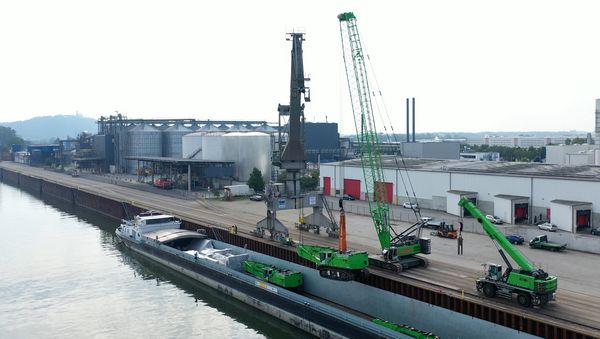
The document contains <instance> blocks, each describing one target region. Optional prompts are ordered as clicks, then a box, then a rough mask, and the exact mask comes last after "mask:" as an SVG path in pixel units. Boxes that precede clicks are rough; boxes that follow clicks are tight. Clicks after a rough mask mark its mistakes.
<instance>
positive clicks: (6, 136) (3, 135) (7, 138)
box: [0, 126, 25, 152]
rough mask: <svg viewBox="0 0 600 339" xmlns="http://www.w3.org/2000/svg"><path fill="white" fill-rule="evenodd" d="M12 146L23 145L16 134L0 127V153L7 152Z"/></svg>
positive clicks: (10, 129) (9, 129)
mask: <svg viewBox="0 0 600 339" xmlns="http://www.w3.org/2000/svg"><path fill="white" fill-rule="evenodd" d="M12 144H19V145H24V144H25V141H24V140H23V139H21V138H20V137H19V136H18V135H17V132H15V130H14V129H12V128H10V127H5V126H0V152H7V151H8V150H9V149H10V146H11V145H12Z"/></svg>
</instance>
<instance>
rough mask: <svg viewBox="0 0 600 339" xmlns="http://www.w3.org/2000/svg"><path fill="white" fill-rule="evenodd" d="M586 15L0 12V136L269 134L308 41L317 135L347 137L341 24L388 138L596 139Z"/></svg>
mask: <svg viewBox="0 0 600 339" xmlns="http://www.w3.org/2000/svg"><path fill="white" fill-rule="evenodd" d="M599 8H600V4H598V3H597V2H594V1H552V0H549V1H537V0H532V1H523V0H520V1H517V0H506V1H501V2H500V1H493V2H492V1H481V0H479V1H465V0H455V1H447V0H430V1H400V0H396V1H376V0H373V1H335V0H330V1H316V0H305V1H294V2H292V1H288V0H278V1H266V0H265V1H237V0H229V1H227V0H225V1H178V0H173V1H154V0H144V1H133V0H116V1H115V0H104V1H85V0H75V1H67V0H54V1H34V0H19V1H2V2H0V46H1V49H0V122H11V121H17V120H25V119H29V118H31V117H34V116H42V115H56V114H76V113H79V114H81V115H83V116H86V117H91V118H95V119H97V118H99V117H100V116H108V115H110V114H115V112H119V113H122V114H125V115H126V116H127V117H129V118H148V119H150V118H195V119H212V120H236V119H239V120H266V121H272V122H276V121H277V105H278V104H279V103H282V104H287V103H289V81H290V50H291V42H289V41H286V40H285V33H287V32H292V31H295V32H304V33H306V41H304V44H303V51H304V68H305V73H306V74H307V76H309V77H310V78H311V81H310V82H309V83H308V86H309V87H310V89H311V99H312V101H311V102H308V103H306V108H305V116H306V120H307V121H310V122H324V121H328V122H337V123H338V124H339V128H340V130H341V132H342V133H351V132H353V130H354V124H353V115H352V111H351V107H350V99H349V95H348V89H347V85H346V78H345V70H344V66H343V61H342V52H341V51H342V50H341V42H340V32H339V23H338V20H337V14H339V13H342V12H347V11H352V12H354V14H355V15H356V17H357V23H358V28H359V31H360V34H361V40H362V42H363V46H364V47H365V53H366V54H368V55H369V60H370V65H371V66H372V71H371V72H370V73H369V76H370V81H371V83H373V84H375V85H374V86H373V87H374V89H376V90H378V91H381V93H382V95H381V97H380V99H383V103H384V106H381V107H385V109H382V111H383V112H384V116H389V119H386V124H388V126H389V127H388V128H393V130H395V131H396V132H400V133H402V132H404V131H405V126H406V120H405V119H406V118H405V114H406V106H405V99H406V98H408V97H410V98H412V97H415V98H416V116H417V117H416V129H417V132H418V133H421V132H440V131H446V132H478V131H533V130H536V131H541V130H543V131H564V130H580V131H590V132H591V131H593V130H594V111H595V105H596V102H595V100H596V98H600V44H598V32H599V30H598V27H597V13H598V9H599Z"/></svg>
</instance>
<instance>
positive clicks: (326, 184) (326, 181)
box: [323, 177, 331, 195]
mask: <svg viewBox="0 0 600 339" xmlns="http://www.w3.org/2000/svg"><path fill="white" fill-rule="evenodd" d="M323 194H324V195H331V177H323Z"/></svg>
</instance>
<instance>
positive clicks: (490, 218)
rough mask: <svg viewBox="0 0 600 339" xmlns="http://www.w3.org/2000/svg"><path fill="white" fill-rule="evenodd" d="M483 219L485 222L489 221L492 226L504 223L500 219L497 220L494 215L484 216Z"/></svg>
mask: <svg viewBox="0 0 600 339" xmlns="http://www.w3.org/2000/svg"><path fill="white" fill-rule="evenodd" d="M485 218H486V219H487V220H489V221H490V222H491V223H492V224H498V225H500V224H503V223H504V221H502V219H500V218H498V217H497V216H495V215H491V214H488V215H486V216H485Z"/></svg>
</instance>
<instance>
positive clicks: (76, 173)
mask: <svg viewBox="0 0 600 339" xmlns="http://www.w3.org/2000/svg"><path fill="white" fill-rule="evenodd" d="M71 176H72V177H73V178H77V177H79V170H76V169H74V170H72V171H71Z"/></svg>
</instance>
